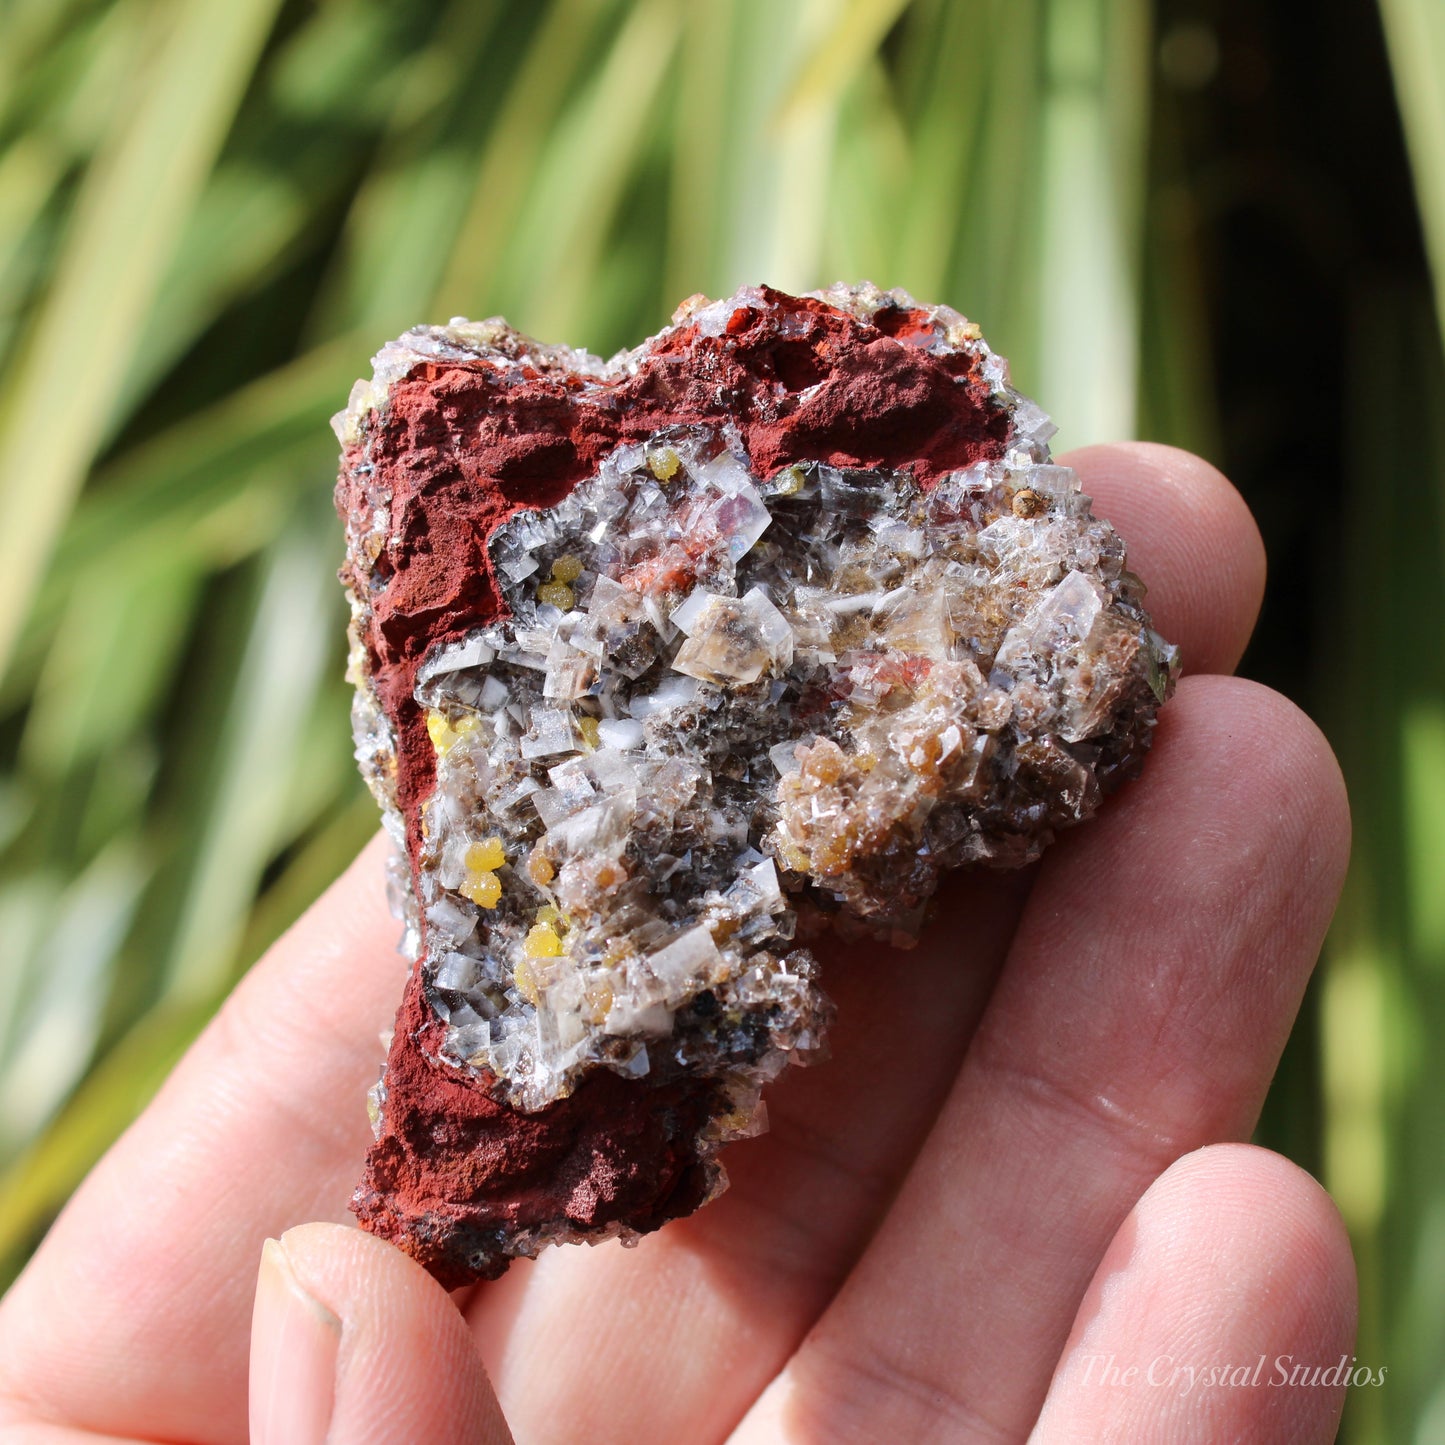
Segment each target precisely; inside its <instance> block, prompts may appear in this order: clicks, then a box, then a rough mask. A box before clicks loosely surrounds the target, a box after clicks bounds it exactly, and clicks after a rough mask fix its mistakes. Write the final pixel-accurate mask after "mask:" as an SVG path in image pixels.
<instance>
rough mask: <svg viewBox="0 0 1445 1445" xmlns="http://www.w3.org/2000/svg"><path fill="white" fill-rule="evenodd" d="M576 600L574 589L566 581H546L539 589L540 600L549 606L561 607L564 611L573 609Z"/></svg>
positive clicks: (538, 597) (538, 599)
mask: <svg viewBox="0 0 1445 1445" xmlns="http://www.w3.org/2000/svg"><path fill="white" fill-rule="evenodd" d="M574 600H575V599H574V598H573V595H572V589H571V588H570V587H569V586H568V585H567V584H566V583H565V582H544V583H543V584H542V585H541V586H540V587H539V588H538V589H537V601H538V602H545V603H546V604H547V605H548V606H549V607H557V608H560V609H561V610H562V611H563V612H567V611H569V610H570V609H571V606H572V603H573V601H574Z"/></svg>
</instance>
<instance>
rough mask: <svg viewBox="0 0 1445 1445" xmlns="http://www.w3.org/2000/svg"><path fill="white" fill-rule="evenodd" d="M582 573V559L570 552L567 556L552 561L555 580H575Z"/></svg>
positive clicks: (553, 578)
mask: <svg viewBox="0 0 1445 1445" xmlns="http://www.w3.org/2000/svg"><path fill="white" fill-rule="evenodd" d="M581 575H582V559H581V558H580V557H574V556H572V555H571V553H568V555H567V556H565V557H559V558H558V559H557V560H556V561H555V562H554V563H552V580H553V581H554V582H575V581H576V580H577V579H578V578H579V577H580V576H581Z"/></svg>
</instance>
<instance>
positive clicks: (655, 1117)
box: [336, 289, 1009, 1286]
mask: <svg viewBox="0 0 1445 1445" xmlns="http://www.w3.org/2000/svg"><path fill="white" fill-rule="evenodd" d="M762 296H763V299H764V300H765V301H766V303H767V308H766V309H762V308H759V307H755V306H740V307H739V308H738V309H737V310H736V311H734V312H733V314H732V317H731V319H730V321H729V323H728V326H727V329H726V333H725V334H723V335H720V336H719V335H704V334H702V332H701V331H700V330H699V328H698V327H697V326H695V325H688V324H686V323H684V324H682V325H679V326H677V327H675V328H673V329H671V330H670V331H667V332H664V333H663V334H662V335H661V336H660V337H658V338H657V340H656V342H655V343H653V345H652V346H651V348H650V349H649V350H648V351H646V352H645V353H644V355H643V357H642V359H641V363H640V365H639V366H638V368H637V370H636V371H635V372H633V373H632V374H630V375H627V376H624V377H622V378H621V379H619V380H615V381H613V380H598V379H597V378H595V377H589V376H579V375H576V374H573V373H569V372H564V371H559V370H544V369H541V368H535V369H534V368H532V367H530V366H528V367H526V368H525V369H524V371H523V379H522V381H521V382H520V383H518V382H517V381H516V380H515V377H516V375H517V373H516V371H515V370H513V371H511V372H502V371H499V370H497V369H496V368H495V367H493V366H490V365H488V364H487V363H486V362H484V361H477V362H475V363H473V362H455V363H452V362H427V363H420V364H418V365H417V366H416V367H415V368H414V369H413V370H412V371H411V373H410V374H409V375H407V376H406V377H405V378H404V379H403V380H401V381H399V382H397V383H395V384H394V385H393V386H392V387H391V388H390V390H389V392H388V395H387V398H386V401H385V403H384V406H383V407H382V409H381V411H380V412H373V413H371V414H370V415H369V416H368V418H367V420H366V423H365V426H364V427H363V437H362V440H361V441H360V442H358V443H356V444H354V445H352V446H351V447H349V448H348V449H347V451H346V453H345V455H344V456H343V459H342V470H341V475H340V478H339V480H338V482H337V488H336V505H337V509H338V511H339V512H340V513H341V515H342V517H343V518H345V517H347V516H348V515H349V514H352V513H355V512H359V511H364V510H365V509H366V507H367V505H368V504H367V501H366V487H367V485H368V483H370V484H371V485H375V484H377V483H378V482H379V483H381V484H382V485H384V486H386V487H387V488H389V490H390V492H391V495H392V504H391V506H392V524H391V529H390V533H389V536H388V538H387V542H386V546H385V549H384V551H383V552H382V554H381V556H380V557H379V558H378V560H377V562H376V565H375V570H374V575H373V576H372V577H371V578H370V579H369V580H368V579H367V578H365V577H362V576H359V575H357V574H356V573H355V572H354V571H353V569H352V568H351V567H350V566H349V565H348V566H347V567H346V568H343V571H342V580H343V581H344V582H345V583H346V584H347V585H348V586H350V587H352V588H353V589H354V590H355V591H356V592H357V593H358V594H359V595H364V596H366V597H367V599H368V601H369V602H370V605H371V617H370V625H369V626H368V628H367V631H366V634H365V636H364V637H363V642H364V645H365V647H366V650H367V654H368V661H369V665H370V671H371V676H372V680H373V684H374V686H375V688H376V691H377V694H378V696H379V697H380V699H381V702H382V705H383V707H384V709H385V711H386V714H387V717H388V718H389V720H390V722H391V724H392V727H393V729H394V730H395V735H396V739H397V801H398V804H399V806H400V809H401V813H402V816H403V818H404V819H405V822H406V829H407V840H408V846H409V850H410V852H411V855H412V858H413V866H414V860H415V854H416V848H417V844H418V840H419V826H420V825H419V819H420V806H421V804H422V803H423V802H424V801H425V799H426V797H427V795H428V794H429V792H430V791H431V789H432V787H433V785H434V781H435V774H434V764H435V754H434V750H433V748H432V745H431V742H430V740H429V738H428V736H427V732H426V724H425V718H424V715H423V712H422V710H421V708H420V707H419V706H418V705H417V704H416V702H415V701H414V698H413V690H414V686H415V678H416V672H417V669H418V668H419V666H420V665H421V662H422V661H423V659H424V657H425V655H426V654H427V653H428V652H429V651H430V650H431V649H432V648H433V647H434V646H436V645H437V644H439V643H445V642H449V641H453V640H455V639H457V638H460V637H462V636H464V635H465V634H466V633H467V632H469V631H471V630H472V629H474V628H477V627H479V626H481V625H483V624H485V623H486V622H488V621H490V620H492V619H493V618H495V617H497V616H498V615H499V613H500V612H501V610H502V609H501V603H500V600H499V597H498V593H497V589H496V586H495V583H494V581H493V578H492V573H491V565H490V560H489V557H488V552H487V544H488V541H489V540H490V538H491V536H492V534H493V532H494V531H495V530H496V528H497V527H498V526H500V525H501V524H502V523H503V522H504V521H506V520H507V519H508V518H509V517H511V516H513V515H514V514H515V513H517V512H519V511H521V510H523V509H527V508H539V507H548V506H552V505H555V504H556V503H557V502H559V501H560V500H561V499H562V498H563V497H565V496H566V495H567V494H568V493H569V492H570V491H571V490H572V489H573V488H574V487H575V486H577V485H578V484H579V483H580V482H581V481H583V480H585V479H586V478H588V477H590V476H592V475H593V474H595V472H596V471H597V469H598V466H599V464H600V462H601V461H602V459H603V458H604V457H605V456H606V455H607V454H608V453H609V452H611V451H612V450H613V449H614V448H615V447H617V446H619V445H622V444H624V443H626V442H629V441H636V440H641V439H643V438H645V437H647V436H649V435H650V434H652V433H653V432H656V431H658V430H660V429H662V428H664V427H669V426H692V425H698V424H708V423H711V424H714V425H717V424H721V423H723V422H731V423H733V424H734V425H735V426H736V427H737V428H738V431H739V433H740V434H741V437H742V439H743V443H744V445H745V447H746V449H747V452H748V455H749V456H750V458H751V460H752V463H753V468H754V470H755V471H756V472H758V473H759V474H761V475H763V476H769V475H772V474H773V473H775V472H776V471H778V470H780V469H782V468H784V467H787V466H790V465H792V464H793V463H795V462H800V461H822V462H826V463H828V464H830V465H833V466H842V467H850V466H854V467H859V466H861V467H890V468H894V469H907V470H910V471H911V472H912V473H913V475H914V477H915V479H916V480H917V481H918V482H919V484H920V485H921V486H923V487H927V486H929V485H931V484H932V483H933V482H935V481H937V480H938V478H939V477H941V476H943V475H945V474H946V473H948V472H950V471H953V470H955V469H958V468H962V467H966V466H969V465H971V464H972V463H974V462H978V461H991V460H996V459H998V458H1000V457H1001V456H1002V455H1003V454H1004V452H1005V450H1006V448H1007V444H1008V440H1009V419H1008V415H1007V413H1006V412H1005V411H1004V410H1003V409H1002V408H1001V407H1000V406H999V405H998V404H997V403H996V402H995V401H993V400H992V399H991V396H990V387H989V385H988V383H987V382H986V381H985V380H984V379H983V378H981V377H980V376H978V375H977V374H976V372H975V370H974V369H975V368H976V366H977V362H976V360H975V359H974V358H973V357H972V356H970V355H969V354H966V353H962V352H952V353H948V354H945V355H934V354H931V353H929V352H926V351H923V350H920V349H919V345H920V344H926V343H927V342H928V341H929V340H931V339H932V336H933V331H932V325H931V322H930V320H929V317H928V314H927V313H926V312H923V311H915V310H910V309H906V308H903V307H895V308H892V309H889V310H885V311H880V312H879V313H878V315H877V316H876V317H875V319H874V322H873V323H872V324H869V323H866V322H863V321H860V320H859V319H857V318H856V317H854V316H851V315H849V314H847V313H846V312H843V311H840V310H838V309H836V308H834V307H832V306H829V305H827V304H826V303H824V302H822V301H818V300H814V299H808V298H799V297H793V296H787V295H784V294H782V293H781V292H777V291H772V290H769V289H764V290H763V292H762ZM368 469H369V470H368ZM435 1025H436V1020H435V1019H434V1017H433V1016H432V1014H431V1011H430V1009H429V1008H428V1007H427V1005H426V1002H425V1000H424V998H423V997H422V989H421V983H420V976H419V971H414V972H413V975H412V978H411V981H410V983H409V985H408V988H407V992H406V996H405V999H404V1001H403V1004H402V1008H401V1012H400V1014H399V1016H398V1019H397V1026H396V1031H395V1035H394V1039H393V1042H392V1046H391V1050H390V1056H389V1058H388V1061H387V1072H386V1099H385V1104H384V1107H383V1115H382V1120H381V1126H380V1134H379V1137H378V1139H377V1141H376V1143H375V1144H374V1145H373V1147H372V1149H371V1151H370V1154H369V1156H368V1159H367V1165H366V1172H365V1175H364V1177H363V1180H362V1182H361V1185H360V1187H359V1188H358V1190H357V1194H356V1198H355V1200H354V1203H353V1208H354V1210H355V1212H356V1213H357V1216H358V1218H359V1219H360V1221H361V1223H362V1225H363V1227H365V1228H367V1229H369V1230H371V1231H372V1232H373V1233H376V1234H379V1235H381V1236H383V1237H385V1238H388V1239H391V1240H392V1241H393V1242H395V1243H396V1244H398V1245H399V1246H400V1247H401V1248H403V1249H404V1250H406V1251H407V1252H408V1253H410V1254H411V1255H413V1256H414V1257H415V1258H417V1259H418V1260H419V1261H420V1262H421V1263H422V1264H424V1265H425V1266H426V1267H427V1268H428V1269H429V1270H430V1271H431V1272H432V1273H433V1274H434V1275H435V1276H436V1277H437V1278H438V1279H439V1280H441V1281H442V1282H443V1283H444V1284H446V1285H448V1286H455V1285H459V1284H463V1283H466V1282H467V1281H469V1280H472V1279H476V1278H479V1277H483V1276H484V1275H495V1274H497V1273H500V1272H501V1269H502V1268H504V1267H505V1260H503V1261H501V1262H500V1263H499V1264H492V1265H487V1266H479V1265H478V1264H477V1263H476V1262H475V1261H476V1260H477V1258H478V1257H480V1256H485V1255H488V1254H492V1253H493V1252H494V1251H495V1250H497V1249H498V1248H499V1247H501V1246H500V1245H499V1239H500V1238H501V1235H500V1231H501V1230H503V1229H505V1230H508V1231H511V1230H515V1229H517V1228H519V1227H526V1226H527V1225H541V1224H545V1223H546V1222H547V1221H549V1220H550V1221H556V1220H559V1219H562V1218H565V1219H567V1220H568V1221H569V1222H571V1223H572V1224H573V1225H574V1226H576V1227H577V1228H578V1229H580V1230H582V1231H592V1230H596V1231H597V1232H598V1233H603V1232H605V1231H606V1230H607V1227H608V1226H609V1225H612V1224H614V1223H615V1222H618V1221H621V1222H623V1223H625V1224H626V1225H627V1226H628V1227H629V1228H631V1229H634V1230H637V1231H638V1232H646V1231H648V1230H651V1229H655V1228H657V1227H658V1226H659V1225H660V1224H662V1223H664V1222H665V1221H666V1220H668V1219H671V1218H676V1217H678V1216H680V1215H683V1214H686V1213H688V1212H690V1211H691V1210H692V1209H694V1208H696V1207H697V1206H698V1204H699V1203H701V1202H702V1201H703V1199H704V1198H706V1196H707V1189H708V1183H709V1179H710V1167H709V1166H708V1165H707V1164H706V1163H705V1162H704V1161H701V1160H699V1159H698V1157H697V1156H696V1154H695V1152H694V1151H695V1143H694V1140H695V1138H696V1135H697V1131H698V1129H699V1128H700V1127H701V1125H702V1124H703V1122H704V1121H705V1120H706V1119H707V1117H708V1116H709V1114H710V1113H711V1112H712V1111H713V1109H714V1105H715V1102H716V1100H715V1098H714V1094H713V1090H712V1088H711V1086H709V1085H707V1084H705V1083H699V1084H693V1085H684V1084H679V1083H673V1084H670V1085H667V1086H664V1087H661V1088H659V1087H658V1086H657V1085H654V1084H649V1083H648V1082H647V1081H646V1080H642V1081H633V1080H625V1079H623V1078H621V1077H620V1076H618V1075H614V1074H612V1073H609V1072H607V1071H600V1072H598V1073H597V1074H595V1075H593V1076H591V1077H589V1078H588V1079H586V1080H585V1081H584V1082H583V1084H582V1085H581V1086H580V1087H579V1088H578V1089H577V1090H576V1091H575V1092H574V1093H573V1094H572V1095H571V1096H569V1097H568V1098H565V1099H562V1100H559V1101H558V1102H557V1103H555V1104H553V1105H550V1106H549V1107H547V1108H546V1109H543V1110H541V1111H539V1112H537V1113H533V1114H526V1113H521V1112H519V1111H516V1110H513V1109H511V1108H509V1107H507V1106H505V1105H502V1104H499V1103H497V1102H496V1101H494V1100H493V1099H492V1098H491V1097H490V1096H489V1094H488V1093H487V1085H488V1082H489V1076H487V1075H485V1074H477V1075H472V1076H469V1075H467V1074H464V1073H463V1072H461V1071H460V1070H458V1069H457V1068H455V1067H452V1066H449V1065H447V1064H444V1063H442V1062H440V1060H439V1059H438V1058H437V1044H436V1041H435V1040H434V1039H432V1038H431V1035H432V1033H433V1032H434V1031H435ZM478 1246H481V1247H480V1249H479V1247H478Z"/></svg>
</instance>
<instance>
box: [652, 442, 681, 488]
mask: <svg viewBox="0 0 1445 1445" xmlns="http://www.w3.org/2000/svg"><path fill="white" fill-rule="evenodd" d="M681 465H682V458H681V457H680V456H678V454H677V453H676V452H675V451H673V449H672V448H671V447H662V448H660V449H659V450H658V451H655V452H649V453H648V455H647V466H648V470H649V471H651V473H652V475H653V476H654V477H656V478H657V480H658V481H659V482H670V481H671V480H672V479H673V478H674V477H675V476H676V475H677V469H678V468H679V467H680V466H681Z"/></svg>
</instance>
